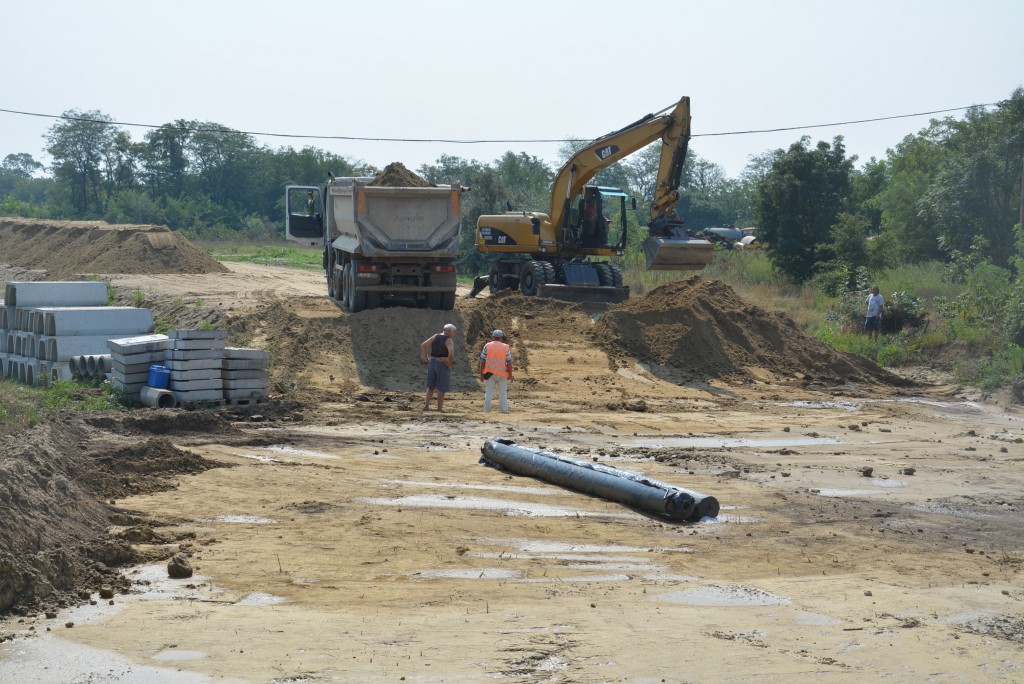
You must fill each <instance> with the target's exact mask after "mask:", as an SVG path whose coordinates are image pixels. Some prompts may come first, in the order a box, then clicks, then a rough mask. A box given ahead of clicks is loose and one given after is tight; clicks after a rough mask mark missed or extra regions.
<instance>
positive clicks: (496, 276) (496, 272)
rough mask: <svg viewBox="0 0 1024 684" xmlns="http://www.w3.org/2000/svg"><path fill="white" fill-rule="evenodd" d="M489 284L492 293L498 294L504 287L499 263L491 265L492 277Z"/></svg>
mask: <svg viewBox="0 0 1024 684" xmlns="http://www.w3.org/2000/svg"><path fill="white" fill-rule="evenodd" d="M488 285H489V286H490V288H491V294H498V290H500V289H502V283H501V269H500V268H498V264H494V265H493V266H491V279H490V282H489V283H488Z"/></svg>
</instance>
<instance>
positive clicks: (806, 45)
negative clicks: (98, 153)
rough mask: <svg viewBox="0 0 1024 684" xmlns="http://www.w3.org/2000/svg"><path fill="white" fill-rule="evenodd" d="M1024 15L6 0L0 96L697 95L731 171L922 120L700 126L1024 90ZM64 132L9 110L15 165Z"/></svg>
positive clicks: (552, 120)
mask: <svg viewBox="0 0 1024 684" xmlns="http://www.w3.org/2000/svg"><path fill="white" fill-rule="evenodd" d="M1022 27H1024V0H972V1H970V2H966V1H955V0H920V1H914V2H910V1H900V0H856V1H853V0H842V1H840V0H815V1H811V0H806V1H804V0H772V1H767V0H765V1H754V0H747V1H742V2H741V1H738V0H733V1H730V0H717V1H711V0H707V1H705V2H693V1H688V0H614V1H612V0H589V1H586V2H584V1H580V2H560V1H558V0H547V1H535V0H512V1H510V2H503V3H498V2H493V1H488V0H477V1H476V2H450V1H447V2H424V1H420V2H415V1H413V0H362V1H360V2H349V1H347V0H330V1H325V0H317V1H315V2H312V1H307V0H287V1H284V0H280V1H278V2H268V1H265V0H247V1H246V2H236V1H234V0H205V1H203V2H197V1H195V0H175V1H174V2H170V1H167V0H164V1H163V2H158V1H154V0H151V1H146V0H134V1H132V2H127V1H120V0H91V1H90V2H82V1H81V0H74V1H72V0H47V1H46V2H36V1H29V0H0V59H2V62H3V64H4V69H3V73H4V78H3V79H2V80H0V84H2V85H0V108H2V109H9V110H19V111H26V112H35V113H41V114H61V113H62V112H64V111H66V110H69V109H79V110H83V111H84V110H94V109H95V110H100V111H101V112H103V113H104V114H107V115H109V116H110V117H112V118H113V119H114V120H116V121H121V122H135V123H145V124H155V125H159V124H164V123H169V122H171V121H173V120H175V119H195V120H201V121H212V122H216V123H219V124H222V125H224V126H228V127H230V128H233V129H236V130H244V131H265V132H271V133H289V134H299V135H323V136H359V137H387V138H446V139H486V140H494V139H503V140H507V139H548V138H565V137H577V138H586V139H591V138H595V137H597V136H599V135H602V134H604V133H607V132H609V131H612V130H615V129H618V128H621V127H622V126H625V125H626V124H629V123H631V122H632V121H634V120H636V119H638V118H640V117H641V116H643V115H644V114H646V113H648V112H652V111H656V110H659V109H662V108H664V107H666V106H669V105H671V104H673V103H674V102H675V101H676V100H678V99H679V97H680V96H681V95H689V96H690V98H691V106H692V114H693V133H694V136H695V137H694V140H693V141H692V143H691V149H693V150H694V151H696V152H697V153H699V154H700V155H702V156H703V157H705V158H706V159H708V160H710V161H713V162H715V163H717V164H720V165H722V166H723V167H724V168H725V170H726V172H727V173H728V174H729V175H730V176H735V175H737V174H739V172H740V171H741V170H742V169H743V167H744V166H745V165H746V162H747V160H748V157H749V156H750V155H753V154H759V153H761V152H763V151H765V150H768V149H774V148H779V147H783V148H784V147H788V146H789V145H790V144H791V143H792V142H794V141H795V140H797V139H798V138H799V137H800V136H801V135H803V134H807V135H810V136H811V137H812V139H813V140H815V141H816V140H820V139H824V140H831V139H832V138H833V137H834V136H836V135H842V136H844V137H845V139H846V146H847V153H848V154H851V155H852V154H856V155H858V156H859V158H860V162H864V161H866V160H867V159H868V158H870V157H872V156H876V157H881V156H884V154H885V151H886V149H887V148H889V147H893V146H894V145H895V144H896V143H898V142H899V141H900V140H901V139H902V138H903V136H905V135H907V134H910V133H915V132H917V131H919V130H920V129H921V128H923V127H925V126H926V125H927V124H928V119H929V117H927V116H922V117H915V118H910V119H899V120H895V121H887V122H881V123H867V124H859V125H844V126H835V127H829V128H816V129H810V130H806V131H787V132H783V133H772V134H754V135H729V136H720V137H699V136H700V135H701V134H707V133H723V132H730V131H747V130H751V129H765V128H780V127H791V126H802V125H811V124H823V123H832V122H842V121H851V120H856V119H869V118H875V117H884V116H893V115H899V114H910V113H916V112H927V111H933V110H941V109H947V108H953V107H962V106H966V105H974V104H984V103H990V102H996V101H998V100H1002V99H1006V98H1007V97H1009V95H1010V93H1011V92H1012V91H1013V89H1014V88H1016V87H1018V86H1021V85H1024V40H1022V39H1021V28H1022ZM951 114H952V115H954V116H958V117H959V116H961V115H962V113H961V112H953V113H951ZM941 116H945V115H941ZM53 124H54V120H52V119H45V118H37V117H31V116H22V115H16V114H9V113H4V112H0V159H2V158H3V157H4V156H6V155H7V154H10V153H14V152H27V153H29V154H32V155H33V156H34V157H35V158H36V159H37V160H40V161H48V158H47V157H46V155H45V153H44V152H43V148H44V146H45V141H44V140H43V135H44V133H45V132H46V131H47V130H48V129H49V128H50V127H51V126H52V125H53ZM126 130H128V131H129V132H130V133H131V135H132V137H133V138H134V139H136V140H141V139H142V136H143V135H144V134H145V132H146V129H144V128H126ZM257 140H258V141H259V142H260V143H261V144H264V145H268V146H271V147H281V146H288V145H290V146H293V147H296V148H301V147H304V146H306V145H312V146H315V147H320V148H324V149H327V150H330V151H332V152H335V153H338V154H343V155H345V156H346V157H348V158H350V159H353V160H362V161H365V162H369V163H371V164H374V165H376V166H378V167H383V166H385V165H386V164H388V163H390V162H392V161H401V162H403V163H404V164H405V165H406V166H408V167H410V168H416V167H418V166H419V165H420V164H423V163H431V162H433V161H434V160H436V159H437V157H438V156H439V155H440V154H443V153H447V154H453V155H456V156H460V157H466V158H472V159H478V160H480V161H484V162H490V161H493V160H494V159H496V158H497V157H498V156H500V155H501V154H502V153H504V152H505V151H507V150H510V149H511V150H513V151H516V152H527V153H529V154H532V155H536V156H538V157H540V158H542V159H544V160H546V161H549V162H552V163H554V162H555V161H556V160H557V157H558V155H557V149H558V144H557V143H500V144H479V145H460V144H450V143H449V144H441V143H436V144H435V143H390V142H389V143H384V142H349V141H337V140H301V139H291V138H274V137H263V136H258V137H257Z"/></svg>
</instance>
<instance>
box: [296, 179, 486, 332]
mask: <svg viewBox="0 0 1024 684" xmlns="http://www.w3.org/2000/svg"><path fill="white" fill-rule="evenodd" d="M389 168H390V167H389ZM402 168H403V170H404V167H402ZM407 173H408V172H407ZM412 177H413V178H415V179H417V180H419V181H422V179H419V178H418V177H416V176H415V175H414V174H412ZM379 179H380V175H378V177H376V179H375V178H371V177H335V176H333V175H331V176H330V180H329V182H328V183H326V184H325V185H323V186H319V187H318V186H308V185H289V186H287V187H286V188H285V216H286V220H285V232H286V237H287V239H288V240H291V241H292V242H297V243H300V244H307V245H323V250H324V252H323V268H324V273H325V275H326V277H327V294H328V296H329V297H330V298H331V299H333V300H335V301H337V302H339V303H340V304H341V306H342V307H343V308H344V309H345V310H346V311H349V312H351V313H357V312H359V311H362V310H364V309H374V308H377V307H380V306H382V305H383V304H385V303H394V304H398V305H405V306H417V307H421V308H431V309H444V310H451V309H453V308H455V259H456V258H457V257H458V255H459V227H460V224H461V216H460V214H459V207H460V199H461V194H462V192H463V191H464V190H466V188H463V187H462V186H461V185H460V184H459V183H458V182H457V181H456V182H455V183H452V184H451V185H437V186H434V185H432V184H429V183H426V182H423V187H418V186H417V187H413V186H408V187H407V186H393V185H381V184H380V183H379ZM375 181H376V182H375Z"/></svg>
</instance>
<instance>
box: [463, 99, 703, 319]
mask: <svg viewBox="0 0 1024 684" xmlns="http://www.w3.org/2000/svg"><path fill="white" fill-rule="evenodd" d="M659 138H660V139H661V141H662V146H661V158H660V162H659V165H658V178H657V182H656V184H655V188H654V201H653V203H652V204H651V217H650V221H649V223H648V224H647V226H648V232H649V236H648V237H647V238H646V239H645V240H644V245H643V246H644V254H645V257H646V261H647V270H700V269H702V268H704V267H705V266H707V264H708V263H709V262H710V261H711V253H712V250H713V245H712V243H711V242H710V241H708V240H705V239H702V238H701V237H699V236H697V235H694V234H690V233H689V232H688V231H687V230H686V229H685V228H684V227H683V221H682V219H679V218H677V217H676V215H675V206H676V202H678V200H679V192H678V190H677V188H678V187H679V180H680V176H681V174H682V169H683V162H685V161H686V150H687V145H688V144H689V141H690V98H688V97H683V98H682V99H680V100H679V102H678V103H677V104H676V105H675V106H674V107H669V108H667V109H665V110H662V111H661V112H658V113H657V114H648V115H647V116H645V117H644V118H642V119H640V120H639V121H637V122H635V123H632V124H630V125H628V126H626V127H625V128H623V129H621V130H618V131H615V132H613V133H609V134H607V135H605V136H602V137H600V138H598V139H597V140H594V141H593V142H591V143H590V144H589V145H587V146H586V147H584V148H583V149H581V150H580V151H579V152H577V153H576V154H575V155H573V157H572V158H571V159H569V161H567V162H566V163H565V165H564V166H563V167H562V168H561V169H560V170H559V171H558V174H557V175H556V176H555V180H554V183H553V184H552V188H551V212H550V213H549V214H545V213H541V212H526V211H511V207H510V208H509V209H510V210H509V211H507V212H506V213H504V214H500V215H484V216H481V217H480V218H479V219H477V224H476V248H477V250H478V251H480V252H482V253H486V254H498V255H500V257H499V258H498V259H497V260H496V261H495V262H494V264H493V266H492V267H491V271H490V273H489V274H487V275H484V276H480V277H479V278H477V279H476V281H475V282H474V284H473V291H472V292H471V293H470V295H469V296H471V297H472V296H474V295H476V294H477V293H479V292H480V291H482V290H483V289H484V288H485V287H490V291H491V293H492V294H493V293H496V292H498V291H500V290H503V289H516V288H518V289H519V290H520V291H521V292H522V293H523V294H524V295H527V296H532V295H540V296H544V297H554V298H557V299H564V300H568V301H602V302H621V301H623V300H625V299H627V298H628V297H629V288H628V287H626V286H624V285H623V284H622V271H621V270H620V269H619V267H618V266H615V265H614V264H611V263H609V262H608V261H601V260H600V259H601V258H609V257H615V256H622V254H623V252H624V251H625V249H626V236H627V230H626V200H627V199H628V197H627V195H626V193H624V192H622V191H621V190H619V189H618V188H607V187H600V186H596V185H588V183H589V182H590V181H591V180H592V179H593V178H594V176H595V175H597V173H598V172H599V171H601V170H602V169H604V168H606V167H608V166H610V165H612V164H614V163H615V162H617V161H619V160H620V159H622V158H624V157H626V156H628V155H630V154H632V153H633V152H636V151H637V150H640V149H642V148H644V147H646V146H647V145H649V144H650V143H652V142H654V141H656V140H658V139H659ZM631 206H632V208H633V209H635V208H636V200H635V199H633V200H632V202H631ZM608 214H611V215H612V218H611V219H609V217H608ZM616 224H617V225H616Z"/></svg>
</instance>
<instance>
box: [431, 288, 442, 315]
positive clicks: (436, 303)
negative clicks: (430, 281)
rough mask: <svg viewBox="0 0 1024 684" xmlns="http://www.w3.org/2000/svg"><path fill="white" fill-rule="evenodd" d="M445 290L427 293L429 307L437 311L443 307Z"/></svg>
mask: <svg viewBox="0 0 1024 684" xmlns="http://www.w3.org/2000/svg"><path fill="white" fill-rule="evenodd" d="M443 294H444V293H443V292H428V293H427V308H428V309H433V310H435V311H437V310H440V309H441V308H443V307H442V306H441V295H443Z"/></svg>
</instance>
